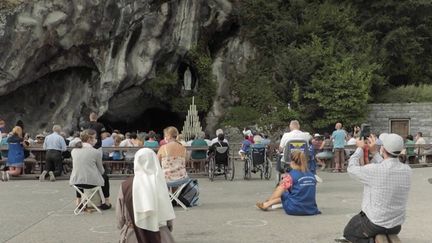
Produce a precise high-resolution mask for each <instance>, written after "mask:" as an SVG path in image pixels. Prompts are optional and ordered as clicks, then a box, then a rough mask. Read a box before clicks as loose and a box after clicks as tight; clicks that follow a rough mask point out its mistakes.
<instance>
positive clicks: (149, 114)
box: [99, 107, 186, 135]
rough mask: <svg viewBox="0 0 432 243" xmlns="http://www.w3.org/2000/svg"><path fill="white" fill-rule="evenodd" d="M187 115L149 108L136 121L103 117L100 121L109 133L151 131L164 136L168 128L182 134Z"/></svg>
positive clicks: (159, 108) (164, 109)
mask: <svg viewBox="0 0 432 243" xmlns="http://www.w3.org/2000/svg"><path fill="white" fill-rule="evenodd" d="M185 118H186V115H185V114H182V113H176V112H172V111H170V110H169V109H166V108H161V107H158V108H149V109H147V110H145V111H144V112H143V113H142V114H141V115H139V116H137V117H136V118H134V119H129V120H126V121H125V120H121V119H112V118H111V117H110V116H105V115H104V116H102V117H100V119H99V121H100V122H101V123H103V124H104V125H105V128H106V129H107V130H108V131H110V132H111V131H112V130H114V129H117V130H120V132H123V133H124V132H132V131H134V132H136V131H138V132H148V131H150V130H153V131H155V132H156V133H159V134H161V135H162V131H163V129H164V128H166V127H168V126H174V127H176V128H177V129H179V132H181V130H182V128H183V124H184V121H185Z"/></svg>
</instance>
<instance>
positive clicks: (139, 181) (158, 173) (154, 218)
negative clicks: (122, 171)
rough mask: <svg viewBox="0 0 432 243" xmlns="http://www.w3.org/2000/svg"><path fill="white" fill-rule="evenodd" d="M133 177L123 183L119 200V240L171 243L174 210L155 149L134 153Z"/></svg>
mask: <svg viewBox="0 0 432 243" xmlns="http://www.w3.org/2000/svg"><path fill="white" fill-rule="evenodd" d="M134 174H135V175H134V176H133V177H129V178H128V179H126V180H125V181H124V182H123V183H122V185H121V186H120V191H119V194H118V199H117V207H116V215H117V227H118V228H119V229H120V230H121V239H120V242H127V243H129V242H140V243H159V242H161V243H169V242H174V239H173V238H172V236H171V232H170V231H171V230H172V220H173V219H174V218H175V215H174V210H173V207H172V205H171V201H170V199H169V195H168V189H167V184H166V181H165V176H164V173H163V170H162V168H161V166H160V163H159V160H158V158H157V156H156V154H155V153H154V152H153V150H151V149H148V148H143V149H140V150H138V152H136V154H135V160H134Z"/></svg>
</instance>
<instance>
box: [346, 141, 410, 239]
mask: <svg viewBox="0 0 432 243" xmlns="http://www.w3.org/2000/svg"><path fill="white" fill-rule="evenodd" d="M379 139H380V140H381V141H382V143H383V145H382V146H381V148H380V153H377V147H376V141H377V138H376V137H375V136H373V135H371V137H370V138H369V139H368V141H369V142H368V146H369V153H371V154H372V155H373V158H372V160H371V163H370V164H367V165H365V166H361V165H360V158H362V157H363V147H364V145H365V142H364V141H363V140H359V139H357V142H356V145H357V149H356V151H355V152H354V154H353V155H352V156H351V158H350V160H349V165H348V173H349V175H350V176H351V177H353V178H354V179H356V180H359V181H360V182H361V183H363V185H364V191H363V201H362V211H361V212H360V213H359V214H358V215H356V216H354V217H353V218H352V219H351V220H350V221H349V223H348V224H347V226H346V227H345V230H344V237H345V238H346V239H347V240H349V241H351V242H359V243H363V242H364V243H369V242H374V240H373V239H374V237H375V236H376V235H378V234H398V233H399V232H400V230H401V225H402V224H403V223H404V221H405V213H406V206H407V201H408V192H409V190H410V186H411V174H412V171H411V168H410V167H409V166H408V165H406V164H402V163H401V162H400V161H399V159H398V155H399V154H400V152H401V151H402V150H403V149H404V141H403V138H402V137H401V136H399V135H397V134H394V133H391V134H387V133H383V134H381V135H380V136H379Z"/></svg>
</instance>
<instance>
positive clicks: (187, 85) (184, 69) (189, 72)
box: [177, 62, 198, 95]
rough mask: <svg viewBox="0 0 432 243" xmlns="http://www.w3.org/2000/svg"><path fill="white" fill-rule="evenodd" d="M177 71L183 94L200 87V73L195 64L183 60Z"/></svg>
mask: <svg viewBox="0 0 432 243" xmlns="http://www.w3.org/2000/svg"><path fill="white" fill-rule="evenodd" d="M177 72H178V78H179V83H180V85H181V87H182V94H184V95H188V94H190V93H192V92H193V91H196V90H197V89H198V75H197V70H196V68H195V67H194V66H192V65H190V64H189V63H187V62H181V63H180V65H179V67H178V69H177Z"/></svg>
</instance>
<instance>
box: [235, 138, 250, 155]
mask: <svg viewBox="0 0 432 243" xmlns="http://www.w3.org/2000/svg"><path fill="white" fill-rule="evenodd" d="M251 145H252V143H251V141H250V140H249V136H248V135H245V136H244V140H243V141H242V143H241V147H240V151H239V152H238V153H239V155H240V159H241V160H244V159H245V158H246V155H247V154H248V153H249V150H250V147H251Z"/></svg>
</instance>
